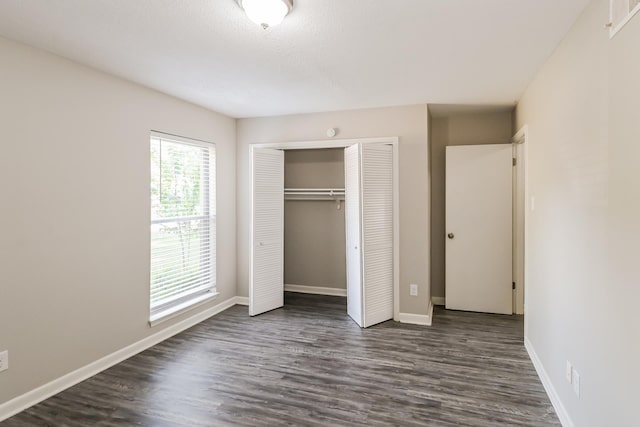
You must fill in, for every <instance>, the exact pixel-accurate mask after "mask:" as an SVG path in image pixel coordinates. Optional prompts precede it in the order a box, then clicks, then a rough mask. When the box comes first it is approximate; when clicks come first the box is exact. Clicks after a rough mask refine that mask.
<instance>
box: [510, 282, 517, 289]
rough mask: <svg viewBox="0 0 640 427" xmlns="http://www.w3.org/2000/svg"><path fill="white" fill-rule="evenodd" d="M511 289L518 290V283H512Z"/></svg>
mask: <svg viewBox="0 0 640 427" xmlns="http://www.w3.org/2000/svg"><path fill="white" fill-rule="evenodd" d="M511 289H513V290H515V289H516V282H511Z"/></svg>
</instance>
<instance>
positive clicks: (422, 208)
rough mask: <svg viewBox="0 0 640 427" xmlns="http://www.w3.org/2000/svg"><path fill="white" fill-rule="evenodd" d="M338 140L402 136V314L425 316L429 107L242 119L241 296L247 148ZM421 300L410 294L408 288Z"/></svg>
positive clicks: (243, 291) (245, 280)
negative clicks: (331, 136)
mask: <svg viewBox="0 0 640 427" xmlns="http://www.w3.org/2000/svg"><path fill="white" fill-rule="evenodd" d="M330 127H336V128H339V134H338V136H337V138H365V137H381V136H398V137H400V145H399V147H400V158H399V162H400V168H399V169H400V170H399V173H400V311H401V312H403V313H415V314H427V313H428V307H429V297H430V289H429V248H428V247H429V245H428V242H429V183H428V166H427V165H428V152H427V106H426V105H412V106H404V107H391V108H376V109H367V110H353V111H337V112H330V113H317V114H301V115H293V116H280V117H264V118H253V119H240V120H238V122H237V134H238V143H237V159H238V165H237V174H238V175H237V176H238V180H237V185H238V197H237V201H238V205H237V211H238V230H237V231H238V295H241V296H246V295H248V291H249V221H250V206H251V204H250V199H251V197H250V188H251V187H250V170H249V165H250V164H249V144H251V143H259V142H285V141H309V140H322V139H326V138H327V137H326V130H327V128H330ZM410 283H416V284H417V285H418V290H419V296H417V297H411V296H409V284H410Z"/></svg>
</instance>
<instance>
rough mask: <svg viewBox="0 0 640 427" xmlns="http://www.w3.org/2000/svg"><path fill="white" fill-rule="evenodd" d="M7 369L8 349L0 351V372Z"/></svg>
mask: <svg viewBox="0 0 640 427" xmlns="http://www.w3.org/2000/svg"><path fill="white" fill-rule="evenodd" d="M7 369H9V351H8V350H5V351H3V352H0V372H2V371H6V370H7Z"/></svg>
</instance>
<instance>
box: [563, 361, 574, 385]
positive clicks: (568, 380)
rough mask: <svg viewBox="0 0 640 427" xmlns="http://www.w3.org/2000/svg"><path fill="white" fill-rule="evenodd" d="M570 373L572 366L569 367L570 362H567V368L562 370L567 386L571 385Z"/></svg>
mask: <svg viewBox="0 0 640 427" xmlns="http://www.w3.org/2000/svg"><path fill="white" fill-rule="evenodd" d="M572 371H573V366H571V362H569V361H568V360H567V367H566V368H565V370H564V378H565V379H566V380H567V382H568V383H569V384H571V379H572V378H571V377H572V376H573V375H572V373H571V372H572Z"/></svg>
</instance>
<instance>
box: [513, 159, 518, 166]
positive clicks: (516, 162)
mask: <svg viewBox="0 0 640 427" xmlns="http://www.w3.org/2000/svg"><path fill="white" fill-rule="evenodd" d="M517 164H518V160H517V159H516V158H515V157H514V158H513V166H515V165H517Z"/></svg>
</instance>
